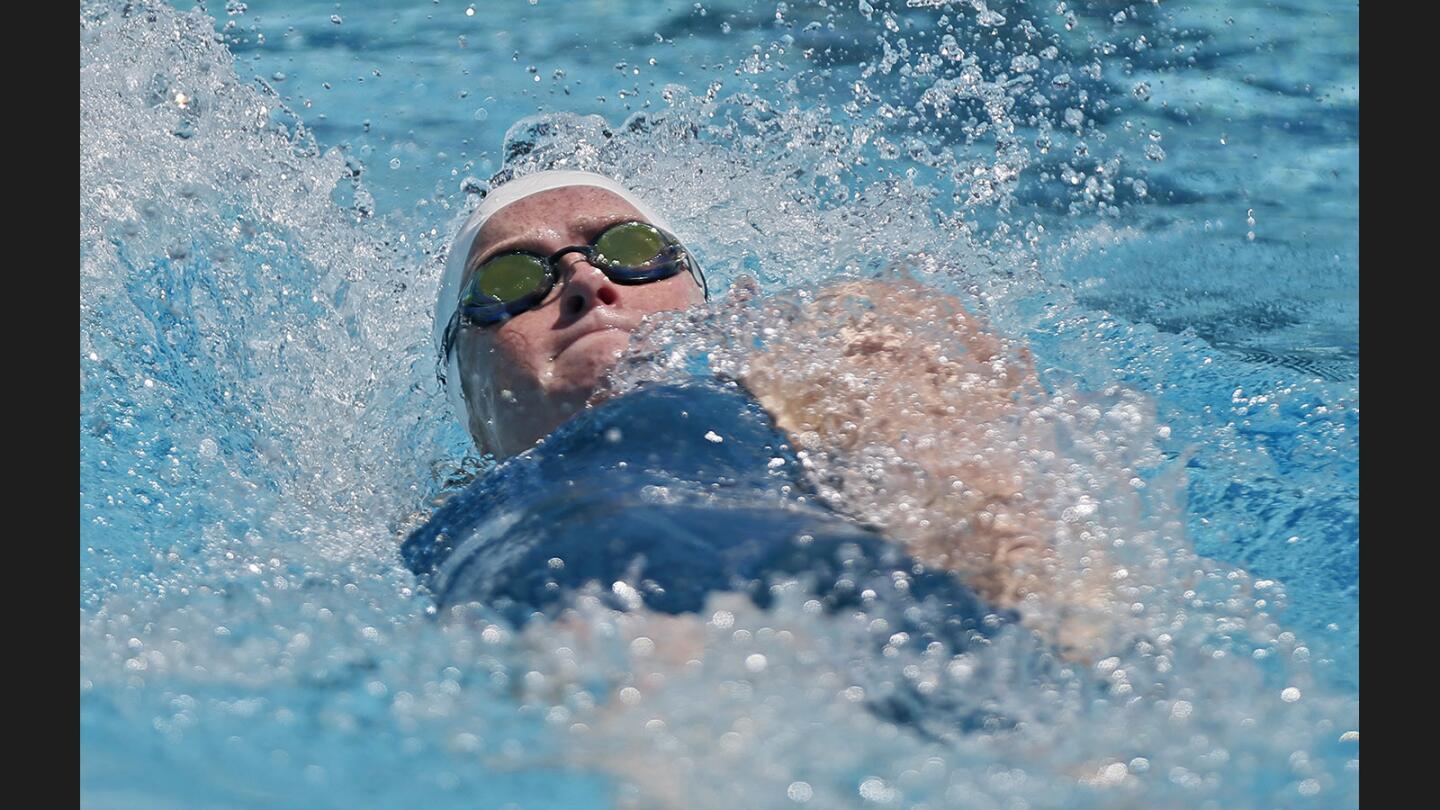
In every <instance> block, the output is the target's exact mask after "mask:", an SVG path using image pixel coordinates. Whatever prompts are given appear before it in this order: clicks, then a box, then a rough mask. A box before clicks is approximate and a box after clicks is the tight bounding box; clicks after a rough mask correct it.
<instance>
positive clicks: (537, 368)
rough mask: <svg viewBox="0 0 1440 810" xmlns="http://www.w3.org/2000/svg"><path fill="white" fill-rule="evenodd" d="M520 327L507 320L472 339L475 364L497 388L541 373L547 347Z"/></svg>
mask: <svg viewBox="0 0 1440 810" xmlns="http://www.w3.org/2000/svg"><path fill="white" fill-rule="evenodd" d="M523 326H524V325H523V324H517V323H515V322H514V321H511V322H510V323H507V324H506V325H505V326H503V327H501V328H500V329H499V330H498V331H496V332H494V333H493V334H487V335H484V336H482V337H480V338H479V339H477V340H476V341H475V351H476V359H477V363H478V367H479V368H480V370H481V371H482V372H483V373H484V374H486V375H487V376H488V377H490V378H491V379H493V381H494V382H495V384H496V387H498V388H515V387H516V383H521V382H533V381H537V380H539V379H540V378H541V377H542V376H543V374H544V372H545V367H546V362H547V360H548V354H547V347H546V345H545V344H544V341H542V340H540V339H539V338H538V337H537V336H535V335H532V334H530V333H529V332H528V331H527V330H526V329H524V328H523Z"/></svg>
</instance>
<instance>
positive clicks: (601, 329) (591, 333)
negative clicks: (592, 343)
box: [555, 324, 630, 358]
mask: <svg viewBox="0 0 1440 810" xmlns="http://www.w3.org/2000/svg"><path fill="white" fill-rule="evenodd" d="M612 332H620V333H622V334H624V335H625V336H626V338H627V339H628V338H629V336H630V330H629V329H626V328H624V327H622V326H616V325H614V324H600V325H598V326H596V327H595V328H594V329H590V330H587V331H585V332H581V333H580V334H578V335H576V336H575V337H573V338H571V339H570V340H569V341H568V342H566V343H565V345H564V346H561V347H560V350H559V351H557V352H555V357H557V358H558V357H560V355H562V354H564V353H565V352H568V351H570V349H572V348H574V347H575V346H576V345H578V344H581V343H584V342H585V341H587V340H588V339H590V338H593V337H595V336H596V335H603V334H609V333H612Z"/></svg>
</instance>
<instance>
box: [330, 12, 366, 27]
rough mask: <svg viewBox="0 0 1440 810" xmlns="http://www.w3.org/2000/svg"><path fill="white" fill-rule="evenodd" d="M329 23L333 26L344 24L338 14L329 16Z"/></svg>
mask: <svg viewBox="0 0 1440 810" xmlns="http://www.w3.org/2000/svg"><path fill="white" fill-rule="evenodd" d="M330 22H332V23H334V24H335V25H341V24H342V23H344V22H345V20H344V19H343V18H341V16H340V15H339V14H331V15H330ZM362 27H363V26H362Z"/></svg>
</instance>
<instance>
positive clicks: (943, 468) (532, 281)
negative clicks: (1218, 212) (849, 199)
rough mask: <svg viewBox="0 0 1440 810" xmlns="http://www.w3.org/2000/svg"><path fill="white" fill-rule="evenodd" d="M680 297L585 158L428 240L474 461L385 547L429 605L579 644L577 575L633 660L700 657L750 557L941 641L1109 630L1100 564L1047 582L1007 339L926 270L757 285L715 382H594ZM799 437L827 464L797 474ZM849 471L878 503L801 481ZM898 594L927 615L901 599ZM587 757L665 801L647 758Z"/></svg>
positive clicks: (704, 293)
mask: <svg viewBox="0 0 1440 810" xmlns="http://www.w3.org/2000/svg"><path fill="white" fill-rule="evenodd" d="M738 286H741V285H737V287H738ZM707 298H708V290H707V286H706V281H705V277H704V273H703V270H702V269H701V268H700V266H699V263H698V262H697V260H696V259H695V257H694V256H693V255H692V254H691V253H690V252H689V251H688V250H686V249H685V246H684V243H683V242H682V241H681V240H680V238H679V237H678V236H677V235H676V232H675V231H674V229H673V228H672V227H671V226H670V225H669V224H668V223H667V222H666V221H665V220H664V219H663V218H662V217H661V216H660V215H659V214H658V213H656V212H655V211H654V210H653V209H651V208H650V207H649V206H647V205H646V204H645V203H644V202H643V201H641V200H640V199H639V198H638V197H636V196H635V195H634V194H633V193H632V192H630V191H629V190H627V189H625V188H624V187H623V186H621V185H620V184H618V183H616V182H615V181H613V180H611V179H609V178H606V177H603V176H600V175H596V174H591V173H586V172H574V171H546V172H539V173H536V174H531V175H527V176H524V177H521V178H519V179H516V180H512V181H510V182H508V183H505V184H503V185H501V186H499V187H497V188H496V189H495V190H493V191H492V192H491V193H490V194H489V195H488V196H487V197H486V198H485V199H484V200H483V201H482V203H481V205H480V206H479V207H478V208H477V210H476V211H475V213H474V214H473V215H472V216H471V217H470V218H469V220H468V221H467V222H466V224H465V225H464V227H463V228H462V229H461V231H460V233H459V235H458V236H457V238H456V240H455V243H454V245H453V247H452V249H451V254H450V257H449V260H448V263H447V267H446V270H445V276H444V278H443V280H442V284H441V291H440V296H439V300H438V302H437V305H436V316H435V333H434V337H435V341H436V345H437V346H438V347H439V348H440V351H441V355H442V364H443V367H444V374H443V378H444V380H445V384H446V390H447V394H448V395H449V397H450V401H451V403H452V406H453V407H454V410H455V413H456V415H457V416H459V417H460V418H461V419H462V421H463V423H464V425H465V426H466V428H467V429H468V430H469V432H470V434H471V436H472V437H473V438H474V440H475V443H476V445H477V446H478V447H479V448H480V449H481V450H482V451H484V452H487V453H490V454H492V455H494V456H495V458H496V459H497V460H498V461H500V463H499V464H498V465H497V466H496V467H495V468H494V469H493V470H491V471H490V472H489V473H488V474H487V475H486V476H485V477H484V478H482V479H481V480H479V481H477V482H475V483H473V484H472V485H471V486H470V487H469V488H467V489H466V490H465V492H463V493H461V494H459V495H457V496H455V497H453V498H451V499H450V500H448V501H447V502H446V503H445V504H444V505H443V506H442V508H441V509H440V510H439V511H438V512H437V513H436V514H435V515H434V516H433V517H432V518H431V520H430V521H429V522H428V523H427V524H426V525H425V526H424V527H422V528H421V529H419V530H418V531H416V532H415V533H413V534H412V535H411V536H410V537H409V538H408V539H407V540H406V542H405V544H404V547H403V550H402V553H403V554H404V556H405V559H406V562H407V563H408V564H409V566H410V567H411V569H412V570H414V571H416V573H417V574H419V575H420V576H421V578H422V580H423V581H424V582H425V583H426V585H427V587H428V589H429V590H430V592H431V594H432V596H433V597H434V598H435V599H436V601H437V602H438V603H439V606H440V607H441V608H442V609H449V608H452V607H455V606H461V605H465V604H470V603H476V602H478V603H481V604H483V605H485V606H486V607H487V608H489V609H491V610H495V611H498V612H499V613H500V614H502V615H504V616H506V617H507V618H508V619H509V620H510V621H511V622H512V623H514V624H516V625H517V626H523V625H525V624H526V622H527V620H528V618H529V617H531V616H533V615H535V614H536V613H541V614H546V615H548V616H550V617H551V618H552V619H558V624H556V625H552V626H558V627H559V628H560V629H561V631H562V632H567V633H573V634H574V635H575V636H576V638H577V640H576V641H575V642H574V643H572V644H571V646H572V647H575V648H576V649H581V648H583V644H584V638H585V637H586V635H587V631H586V630H585V628H584V627H583V623H582V624H581V625H577V624H576V622H575V620H574V618H573V615H571V616H567V615H566V614H565V613H564V612H563V611H564V608H565V606H566V604H567V601H566V600H567V599H570V598H572V597H574V596H575V595H576V594H577V593H580V592H581V589H582V588H583V587H587V586H588V587H592V588H593V586H592V585H591V583H599V585H600V586H601V587H602V589H603V588H604V587H605V586H610V588H609V590H603V591H602V594H601V595H602V596H603V598H604V599H605V601H606V602H607V603H608V604H609V605H610V606H612V607H615V608H618V609H622V610H625V611H629V614H627V615H637V614H638V615H641V616H642V618H641V619H639V620H640V621H643V622H645V624H644V627H645V634H646V636H647V637H648V638H650V639H651V640H652V641H653V642H654V643H655V645H656V656H657V658H663V659H669V660H672V661H679V662H683V661H688V660H691V659H699V658H703V655H704V639H705V638H706V632H705V628H704V622H703V620H702V619H700V618H699V617H698V615H697V614H700V613H701V612H702V611H713V610H715V609H716V608H717V606H720V605H725V604H730V605H732V606H733V605H736V604H737V603H735V602H734V601H733V600H734V599H736V598H740V599H747V598H748V600H749V601H752V602H753V603H754V604H755V605H757V606H759V607H761V608H763V607H764V606H765V604H766V602H767V599H768V595H767V594H768V592H767V585H768V583H769V582H770V581H772V579H773V578H794V579H797V580H800V579H804V580H806V581H807V582H808V583H809V585H808V587H810V588H811V589H812V591H813V594H814V596H815V597H816V598H818V599H820V600H821V602H822V604H823V605H825V606H826V607H828V608H829V609H831V610H838V609H841V608H851V609H858V608H860V607H862V606H863V608H864V609H865V610H866V611H867V612H869V613H871V614H874V615H876V616H877V617H879V616H884V617H886V620H887V621H888V622H889V623H890V626H891V627H893V628H895V629H896V630H902V631H904V632H907V633H910V635H911V636H913V637H915V638H918V639H921V644H922V646H923V645H924V644H926V643H929V642H931V641H938V642H940V643H942V644H944V645H945V646H946V647H947V648H948V649H949V650H950V651H951V652H952V653H958V652H961V651H963V650H964V649H965V648H966V646H967V645H969V644H972V643H976V641H977V640H979V639H982V638H983V637H986V636H988V635H990V634H992V633H993V632H994V629H993V628H994V627H995V626H996V620H997V619H998V620H999V621H1000V622H1002V623H1006V622H1015V621H1020V622H1022V623H1023V624H1025V625H1027V626H1031V627H1032V628H1036V627H1038V628H1040V629H1041V631H1042V635H1043V636H1044V637H1045V638H1046V639H1047V640H1048V642H1049V643H1052V644H1053V645H1055V647H1056V648H1057V649H1059V650H1060V652H1061V653H1062V654H1064V655H1065V656H1066V657H1069V658H1073V659H1089V660H1093V659H1094V657H1095V656H1096V655H1097V654H1098V652H1099V651H1100V650H1102V649H1103V648H1104V647H1105V646H1107V645H1108V644H1111V643H1113V639H1110V638H1107V632H1106V627H1105V622H1104V618H1103V617H1104V615H1105V609H1104V608H1105V604H1106V603H1105V599H1104V588H1103V577H1099V576H1098V575H1097V576H1096V577H1094V578H1091V579H1086V578H1085V577H1080V578H1079V580H1080V581H1078V582H1057V581H1055V579H1056V578H1055V577H1054V576H1053V572H1054V571H1055V567H1054V566H1053V565H1051V564H1050V563H1051V560H1049V558H1048V556H1047V555H1048V554H1049V551H1050V539H1051V537H1052V536H1053V534H1054V532H1055V531H1057V528H1056V526H1055V522H1054V521H1053V519H1052V518H1051V517H1049V516H1047V515H1045V514H1043V513H1042V511H1041V510H1037V509H1036V508H1035V504H1036V503H1038V502H1040V501H1041V500H1042V496H1043V493H1041V492H1038V491H1037V490H1038V489H1039V488H1041V487H1042V486H1043V484H1042V483H1041V482H1040V481H1039V479H1038V476H1036V475H1035V474H1034V470H1033V468H1034V464H1032V463H1031V462H1030V461H1028V460H1027V458H1028V457H1030V456H1043V455H1044V454H1046V453H1051V454H1053V451H1054V448H1053V447H1052V445H1051V440H1050V439H1049V438H1048V437H1047V436H1046V435H1045V433H1044V431H1042V430H1038V429H1036V428H1035V426H1034V425H1033V424H1030V423H1028V422H1027V418H1026V411H1025V408H1026V402H1027V401H1028V400H1029V399H1032V398H1033V397H1034V395H1035V393H1036V392H1038V389H1039V384H1038V381H1037V379H1036V377H1035V374H1034V372H1033V369H1032V367H1031V363H1030V359H1029V354H1028V352H1026V351H1024V350H1023V349H1018V350H1016V349H1012V348H1011V347H1010V346H1009V345H1008V344H1006V343H1005V342H1004V341H1002V340H1001V339H1000V338H998V337H996V336H995V335H993V334H991V333H989V332H987V331H986V330H985V329H984V328H983V326H982V325H981V323H980V321H979V320H978V319H977V318H976V317H974V316H973V315H971V314H970V313H968V312H966V311H965V309H964V308H963V307H962V306H961V304H960V301H959V300H958V299H956V298H955V297H953V296H950V295H947V294H944V293H942V292H940V291H938V290H935V289H932V288H928V287H925V286H922V285H919V284H917V283H915V282H912V281H903V280H902V281H880V280H869V281H850V282H843V283H840V284H837V285H833V286H831V287H828V288H825V289H821V290H817V291H814V292H812V293H811V294H810V295H809V296H807V297H806V303H805V304H803V305H802V306H800V307H799V310H798V311H796V308H795V307H794V306H787V305H784V304H778V303H774V302H769V303H768V304H767V305H766V309H765V310H764V311H763V313H762V317H763V318H764V319H765V321H766V323H767V324H774V325H775V326H776V327H778V328H780V329H781V331H783V332H784V335H783V338H782V339H777V340H774V341H770V345H769V346H768V347H767V348H765V349H763V350H757V351H755V352H754V353H753V354H751V355H750V356H749V357H748V358H746V362H745V363H744V364H743V368H742V369H741V370H740V373H739V374H738V375H735V376H737V377H738V379H737V380H734V381H729V382H728V383H727V382H724V381H719V380H709V381H702V382H697V383H695V384H692V385H666V386H651V387H642V388H640V389H638V390H636V391H633V392H631V393H629V394H626V395H624V396H620V397H616V398H613V399H610V400H608V401H602V400H601V399H600V397H601V396H603V391H604V385H603V383H604V382H605V380H606V375H607V373H608V372H609V371H610V370H612V369H613V368H614V367H615V366H616V364H617V362H618V361H619V359H620V358H621V356H622V354H623V353H624V352H625V350H626V348H627V346H628V344H629V341H630V336H631V332H632V331H634V330H635V329H636V327H637V326H639V324H640V322H641V320H642V319H644V318H645V317H646V316H649V315H653V314H656V313H660V312H667V311H679V310H684V309H687V308H690V307H694V306H697V305H700V304H702V303H703V302H704V301H706V300H707ZM816 356H820V357H824V358H826V359H827V362H826V363H823V364H821V363H817V362H815V360H814V358H815V357H816ZM916 437H924V438H921V439H919V440H918V441H917V440H916ZM542 440H543V441H542ZM997 447H998V448H1006V449H1004V450H1002V451H1000V452H997ZM1017 447H1020V448H1024V452H1025V453H1026V454H1028V455H1027V458H1014V457H1012V456H1013V455H1014V454H1016V453H1018V452H1020V451H1018V450H1016V449H1015V448H1017ZM887 449H888V452H887ZM807 456H808V457H809V458H811V459H813V458H819V457H825V458H827V459H830V460H831V461H832V462H834V463H833V464H832V465H831V466H830V467H829V469H830V470H831V471H834V470H836V469H839V470H841V471H843V472H844V473H847V474H845V475H842V476H841V477H842V478H843V479H845V481H849V482H852V483H850V484H847V483H845V482H843V481H842V482H841V483H838V484H837V483H835V482H822V483H821V484H820V485H818V486H817V485H816V483H815V482H811V481H809V480H807V477H806V474H805V467H806V463H805V457H807ZM847 464H848V465H849V466H848V467H847V466H846V465H847ZM876 470H880V473H879V475H880V477H881V478H883V479H884V480H887V481H889V482H890V483H891V485H893V486H895V487H896V488H897V491H903V492H904V493H905V494H906V495H907V498H906V500H905V503H904V505H903V506H900V505H898V504H897V506H896V508H895V509H893V510H888V511H887V510H886V509H883V508H882V509H875V508H871V509H869V510H868V511H867V512H866V513H865V514H863V515H841V514H839V513H838V512H836V511H835V510H833V509H831V508H828V507H827V506H825V505H824V504H825V503H826V502H827V500H828V502H830V503H835V502H839V503H842V504H843V503H844V502H845V501H846V500H847V498H846V496H847V495H848V494H849V491H848V490H847V487H850V486H854V485H857V484H855V483H854V482H859V484H864V483H865V482H868V481H870V480H871V479H873V478H875V477H876V475H877V473H876ZM827 489H828V490H830V491H829V492H828V495H829V496H830V497H829V498H828V499H827V498H826V497H824V495H826V494H827V493H825V492H822V490H827ZM869 500H870V502H871V503H872V505H873V504H874V503H876V502H883V501H884V500H885V499H884V498H883V497H881V498H875V497H871V498H870V499H869ZM897 500H898V499H897ZM857 517H858V518H860V520H856V519H855V518H857ZM917 562H919V563H922V564H921V565H917ZM1099 562H1100V561H1099V558H1098V553H1097V554H1096V555H1095V559H1094V560H1093V561H1092V565H1091V567H1090V568H1089V569H1087V570H1092V571H1094V572H1099V571H1101V570H1102V565H1100V564H1099ZM957 574H958V576H957ZM897 583H898V584H897ZM901 591H903V593H899V595H898V596H897V597H896V598H895V599H894V600H893V604H887V599H886V594H892V595H893V594H895V593H897V592H901ZM592 594H593V591H592ZM863 594H869V596H863ZM875 594H879V595H880V596H879V598H878V599H877V597H876V596H875ZM727 600H730V601H728V602H727ZM922 601H923V602H924V603H926V604H928V605H931V606H932V607H934V606H938V610H939V611H940V613H941V614H943V617H944V618H943V619H941V620H939V621H935V620H933V619H934V617H933V616H928V617H920V618H916V617H917V616H918V615H919V614H917V613H916V612H915V607H916V605H918V604H920V603H921V602H922ZM907 607H908V608H909V611H908V612H907V611H906V609H905V608H907ZM1022 608H1023V609H1024V610H1023V611H1022V610H1021V609H1022ZM887 610H889V612H888V613H887V612H886V611H887ZM567 622H568V623H567ZM901 680H903V679H901ZM910 697H913V696H906V695H895V696H890V697H889V698H888V702H887V698H886V697H884V696H880V697H877V698H875V699H872V700H870V701H869V703H868V708H870V709H871V710H872V711H874V712H875V713H876V714H877V715H879V716H881V717H884V718H886V719H889V720H891V721H893V722H897V723H900V724H903V725H907V726H909V727H911V728H913V729H915V730H916V731H918V732H919V733H921V734H928V735H930V736H947V735H948V734H949V733H964V731H965V730H966V729H971V728H977V727H981V726H983V725H990V726H993V724H994V723H995V722H997V720H998V721H999V722H1004V718H997V717H994V716H985V715H983V714H979V713H976V712H974V711H971V710H970V709H964V710H957V712H958V713H956V714H951V715H946V714H945V712H944V711H943V710H942V709H941V708H938V707H929V708H927V709H926V710H925V711H924V712H923V713H921V715H918V716H917V714H916V712H915V711H914V709H913V708H911V707H913V706H914V705H915V703H914V702H913V701H912V700H910V699H909V698H910ZM927 706H929V704H927ZM619 710H620V709H618V708H617V711H619ZM606 718H609V719H610V720H613V719H614V718H613V717H612V716H610V715H605V714H604V713H602V716H601V717H600V718H599V719H598V720H597V722H608V720H607V719H606ZM597 764H600V765H602V766H604V767H606V768H608V769H611V770H613V771H615V772H617V773H619V774H620V775H623V776H626V777H627V778H628V779H630V780H631V781H632V782H634V783H636V784H640V785H643V786H644V787H645V791H646V793H647V794H648V795H650V796H652V797H659V799H658V801H659V804H661V805H663V806H684V795H685V794H684V789H683V786H682V785H677V784H672V783H669V782H667V781H666V779H665V778H664V774H666V773H667V772H668V771H667V769H666V768H665V767H663V763H654V764H653V765H655V767H652V766H651V765H647V764H646V763H643V762H640V761H637V760H635V759H634V758H633V757H617V758H616V759H615V760H614V761H605V762H600V763H597Z"/></svg>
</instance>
